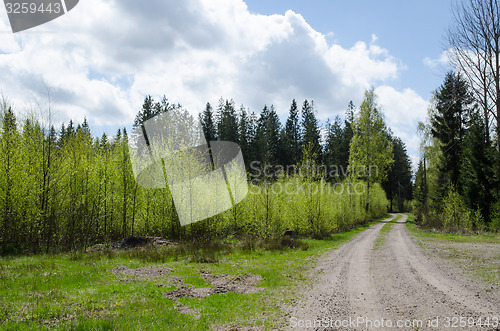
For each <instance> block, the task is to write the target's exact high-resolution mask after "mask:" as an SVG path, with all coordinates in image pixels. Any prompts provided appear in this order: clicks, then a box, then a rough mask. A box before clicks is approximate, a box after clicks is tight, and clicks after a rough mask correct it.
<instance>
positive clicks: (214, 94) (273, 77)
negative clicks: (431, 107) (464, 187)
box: [0, 0, 425, 132]
mask: <svg viewBox="0 0 500 331" xmlns="http://www.w3.org/2000/svg"><path fill="white" fill-rule="evenodd" d="M0 30H2V31H3V30H8V20H7V17H6V16H5V17H0ZM32 31H35V32H37V31H50V32H52V33H31V32H29V31H28V32H25V33H18V34H15V35H12V34H8V33H4V34H0V77H2V80H0V92H3V93H4V94H5V95H7V96H8V97H9V99H10V100H11V101H13V103H14V104H16V105H19V106H20V108H22V106H21V105H23V104H28V102H29V100H30V98H32V96H33V95H34V96H38V97H40V98H43V94H44V93H45V92H46V89H45V85H46V86H47V87H48V88H49V90H50V91H51V93H52V97H53V99H54V104H53V107H54V109H55V110H56V111H58V112H59V113H60V114H61V116H60V117H61V118H62V119H63V120H65V121H67V120H69V119H70V118H71V119H73V120H76V121H81V120H83V117H87V118H88V119H89V120H90V122H91V123H93V124H96V125H101V126H107V127H113V126H116V127H118V126H123V125H130V124H131V123H132V121H133V118H134V116H135V113H136V111H137V110H139V109H140V107H141V105H142V101H143V98H144V96H145V95H146V94H151V95H153V96H155V97H159V96H162V95H166V96H167V97H168V98H169V99H170V101H172V102H180V103H181V104H183V105H184V106H186V107H187V108H188V109H189V110H190V111H191V112H193V113H197V112H199V111H201V110H202V109H203V107H204V105H205V103H206V102H207V101H209V102H212V103H216V102H217V100H218V99H219V98H220V97H221V96H222V97H224V98H234V99H235V101H236V102H237V104H244V105H245V106H247V107H249V108H250V109H251V110H253V111H255V112H260V110H261V109H262V107H263V106H264V104H268V105H269V104H274V105H275V106H276V110H277V111H278V113H280V114H285V113H286V112H287V111H288V107H289V104H290V101H291V99H292V98H296V99H297V100H298V101H300V100H303V99H305V98H308V99H314V101H315V104H316V106H317V109H318V112H319V113H318V116H319V118H320V119H322V120H325V119H326V118H328V117H329V118H333V117H334V116H335V115H337V114H340V115H342V114H343V112H344V110H345V109H346V107H347V103H348V102H349V101H350V100H353V101H354V102H355V103H356V104H358V105H359V104H360V102H361V98H362V97H363V91H364V90H365V89H367V88H369V87H371V86H377V85H382V86H381V87H379V88H377V91H376V92H377V93H378V94H379V96H380V101H381V104H382V105H383V106H384V108H385V111H386V113H387V117H388V119H389V118H390V119H391V122H390V123H393V124H394V125H397V126H399V127H401V128H403V130H401V132H406V130H412V131H414V128H413V127H410V126H408V127H405V123H406V122H405V120H406V119H408V118H410V119H411V120H412V121H413V122H414V121H415V120H417V119H423V118H425V113H422V110H421V108H422V105H423V103H424V102H425V101H424V100H422V99H421V98H419V96H418V95H417V94H416V93H415V92H414V91H412V90H405V91H403V92H397V91H395V90H394V89H392V88H391V87H390V86H388V85H387V84H388V83H389V82H390V81H391V80H393V79H396V78H398V76H399V73H400V72H401V70H403V69H404V66H403V65H402V64H401V62H400V61H399V60H397V59H395V58H394V57H392V56H391V55H390V52H389V50H387V49H384V48H382V47H381V46H379V45H378V44H377V36H375V35H373V36H372V38H371V40H370V41H369V42H368V43H366V42H363V41H359V42H357V43H356V44H354V45H353V46H352V47H350V48H345V47H342V46H341V45H338V44H331V43H329V42H327V36H325V35H323V34H321V33H319V32H317V31H315V30H314V29H313V28H312V27H311V26H310V25H309V24H308V23H307V22H306V21H305V19H304V18H303V17H302V16H301V15H300V14H297V13H294V12H293V11H287V12H286V13H285V15H271V16H265V15H256V14H252V13H250V12H249V11H248V8H247V6H246V4H245V3H244V2H243V1H242V0H184V1H160V0H151V1H148V2H147V4H145V3H143V2H139V1H136V0H86V1H81V2H80V3H79V5H78V6H77V7H75V9H73V10H72V11H71V12H69V13H68V14H66V15H64V16H62V17H61V18H59V19H57V20H54V21H52V22H50V23H48V24H46V25H43V26H41V27H38V28H35V29H33V30H32ZM420 116H423V117H422V118H419V117H420ZM395 131H396V130H395Z"/></svg>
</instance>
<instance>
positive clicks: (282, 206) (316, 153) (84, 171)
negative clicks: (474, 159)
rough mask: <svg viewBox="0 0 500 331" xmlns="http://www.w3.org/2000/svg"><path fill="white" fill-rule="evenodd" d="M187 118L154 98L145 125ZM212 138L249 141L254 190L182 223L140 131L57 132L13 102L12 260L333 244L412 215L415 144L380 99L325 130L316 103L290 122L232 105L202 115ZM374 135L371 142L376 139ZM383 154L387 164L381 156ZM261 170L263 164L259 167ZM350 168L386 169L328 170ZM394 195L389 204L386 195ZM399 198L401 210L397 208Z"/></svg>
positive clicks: (6, 178) (9, 121) (4, 140)
mask: <svg viewBox="0 0 500 331" xmlns="http://www.w3.org/2000/svg"><path fill="white" fill-rule="evenodd" d="M174 110H175V111H180V112H183V113H184V115H185V116H187V117H189V116H191V115H189V113H188V112H187V110H185V109H183V108H182V107H181V106H180V105H178V104H171V103H169V102H168V100H167V99H166V98H163V99H162V100H160V101H155V100H154V99H153V98H152V97H150V96H148V97H146V98H145V100H144V104H143V106H142V109H141V110H140V111H139V112H138V114H137V117H136V120H135V122H134V127H138V126H140V125H142V123H143V122H144V121H145V120H147V119H148V118H151V117H153V116H155V115H157V114H159V113H162V112H167V111H174ZM200 122H201V125H202V128H203V130H204V132H205V134H206V138H207V141H210V140H225V141H234V142H237V143H238V144H240V146H241V148H242V151H243V154H244V158H245V162H246V163H247V167H248V168H247V169H248V179H249V182H250V185H249V186H250V192H249V194H248V196H247V197H246V198H245V199H244V200H243V201H242V202H241V203H240V204H238V205H236V206H235V207H233V208H232V209H231V210H228V211H226V212H224V213H222V214H220V215H217V216H214V217H211V218H210V219H207V220H204V221H202V222H198V223H195V224H192V225H188V226H184V227H181V226H180V224H179V220H178V219H177V214H176V212H175V205H174V203H173V199H172V196H171V194H170V191H169V190H168V188H167V189H146V188H143V187H140V186H138V185H137V184H136V181H135V179H134V174H133V171H132V166H131V161H130V155H129V149H128V140H129V133H128V132H127V130H126V129H120V130H118V132H117V133H116V134H115V135H114V136H108V135H106V134H103V135H102V136H101V137H93V136H92V134H91V130H90V127H89V124H88V123H87V121H86V120H85V121H84V122H83V123H82V124H78V125H75V124H74V123H73V122H72V121H70V122H69V123H68V124H66V125H64V124H63V125H62V126H61V128H60V129H58V130H56V129H55V127H54V126H50V127H48V128H46V127H44V126H43V125H42V124H41V121H40V119H37V118H34V117H33V116H28V117H26V118H24V119H22V120H20V119H18V118H17V117H16V115H15V113H14V111H13V110H12V108H11V107H10V106H9V105H8V104H7V103H6V102H4V103H3V104H2V111H1V118H0V245H1V251H2V252H3V253H4V254H7V253H13V252H33V253H37V252H53V251H59V250H74V249H84V248H85V247H88V246H90V245H94V244H96V243H102V242H109V241H111V240H116V239H120V238H123V237H126V236H131V235H134V236H138V235H152V236H162V237H166V238H173V239H179V238H180V239H196V240H206V239H213V238H225V237H227V236H255V237H261V238H267V237H275V236H279V235H281V234H282V233H283V231H285V230H287V229H293V230H295V231H296V232H297V233H298V234H299V235H306V236H315V237H321V236H325V235H328V234H330V233H332V232H338V231H344V230H347V229H350V228H352V226H354V225H356V224H358V223H361V222H364V221H366V220H368V219H373V218H376V217H380V216H382V215H384V214H385V213H386V212H387V211H388V208H394V209H397V208H400V209H399V210H401V209H402V208H404V205H405V204H406V205H408V203H405V201H407V200H409V199H410V198H411V190H410V188H411V168H410V161H409V158H408V156H407V153H406V149H405V145H404V143H403V142H402V141H401V140H400V139H399V138H397V137H394V136H393V135H392V134H391V133H390V130H389V129H388V128H387V127H386V126H385V123H384V121H383V115H382V114H381V113H380V109H379V108H378V106H377V104H376V98H375V95H374V94H373V91H367V93H366V95H365V100H364V102H363V104H362V105H361V107H360V108H359V109H355V107H354V106H353V105H352V103H350V104H349V107H348V111H347V116H346V118H345V119H344V120H341V119H340V118H339V117H337V118H335V120H334V121H333V122H331V123H330V122H329V123H327V125H325V126H324V127H323V128H321V127H320V125H319V123H318V120H317V118H316V113H315V109H314V103H313V102H312V101H311V102H310V101H308V100H305V101H304V102H303V103H302V105H301V106H300V108H299V105H298V104H297V103H296V101H295V100H293V101H292V102H291V106H290V110H289V116H288V118H287V120H286V122H285V124H284V125H281V123H280V120H279V117H278V115H277V113H276V111H275V109H274V107H273V106H269V107H268V106H265V107H264V108H263V110H262V111H261V113H260V114H259V116H257V115H255V114H254V113H252V112H249V111H248V110H247V109H246V108H245V107H243V106H242V107H240V108H239V109H238V110H237V109H236V107H235V103H234V102H233V101H231V100H223V99H221V101H220V103H219V104H218V105H217V107H216V108H215V109H212V106H211V105H210V104H207V106H206V109H205V110H204V111H203V112H202V113H201V114H200ZM367 138H368V139H367ZM379 156H383V157H379ZM251 162H254V165H255V164H258V165H259V166H261V167H262V166H269V165H271V166H276V165H296V166H297V167H298V168H300V169H306V170H307V171H302V172H297V173H281V174H278V173H277V174H275V175H272V176H267V177H264V178H263V177H262V176H258V173H257V172H256V171H255V169H257V168H255V169H254V170H252V166H251ZM255 162H257V163H255ZM322 165H337V166H338V168H339V169H341V168H343V169H349V165H351V166H353V167H354V166H355V167H357V169H370V166H373V165H375V166H376V169H377V171H374V172H373V173H372V172H370V171H365V172H363V171H361V172H359V171H358V172H353V171H351V172H344V171H338V172H335V173H332V172H326V171H322V170H319V169H325V168H322V167H321V166H322ZM386 197H389V200H388V199H387V198H386ZM393 201H394V206H393V203H392V202H393Z"/></svg>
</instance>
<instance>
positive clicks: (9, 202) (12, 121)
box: [0, 107, 21, 254]
mask: <svg viewBox="0 0 500 331" xmlns="http://www.w3.org/2000/svg"><path fill="white" fill-rule="evenodd" d="M1 129H2V131H1V136H0V138H1V145H0V165H1V166H0V211H1V215H0V219H1V223H0V224H1V225H2V226H1V229H2V230H1V232H0V236H1V239H2V243H3V245H2V250H3V253H4V254H5V253H6V252H7V249H8V244H9V243H16V241H17V240H16V236H17V231H18V230H19V229H18V224H17V222H18V221H19V215H18V210H17V209H18V208H19V207H21V206H20V205H19V200H18V194H19V191H18V190H17V186H18V184H19V183H20V182H19V180H20V178H18V177H17V176H19V175H20V171H19V170H20V169H19V166H20V164H21V162H20V161H19V159H18V158H19V150H18V149H19V143H20V137H19V132H18V130H17V121H16V116H15V115H14V112H13V111H12V108H11V107H9V108H7V109H3V114H2V121H1Z"/></svg>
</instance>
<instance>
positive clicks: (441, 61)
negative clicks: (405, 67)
mask: <svg viewBox="0 0 500 331" xmlns="http://www.w3.org/2000/svg"><path fill="white" fill-rule="evenodd" d="M423 62H424V65H425V66H426V67H428V68H430V69H442V68H448V67H449V66H450V50H445V51H443V52H442V53H441V55H440V56H439V57H438V58H430V57H425V58H424V60H423Z"/></svg>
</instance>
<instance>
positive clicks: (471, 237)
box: [406, 214, 500, 243]
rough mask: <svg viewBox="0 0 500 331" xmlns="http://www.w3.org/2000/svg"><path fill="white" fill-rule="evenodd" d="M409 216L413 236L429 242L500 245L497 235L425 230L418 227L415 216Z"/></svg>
mask: <svg viewBox="0 0 500 331" xmlns="http://www.w3.org/2000/svg"><path fill="white" fill-rule="evenodd" d="M407 215H408V220H407V221H406V227H407V228H408V230H409V231H410V232H411V233H412V234H414V235H416V236H417V237H419V238H425V239H429V240H433V239H436V240H450V241H453V242H465V243H473V242H477V243H500V235H498V234H495V233H481V234H455V233H447V232H446V233H445V232H436V231H430V230H425V229H422V228H420V227H418V226H417V225H416V223H415V216H414V215H413V214H407Z"/></svg>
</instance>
